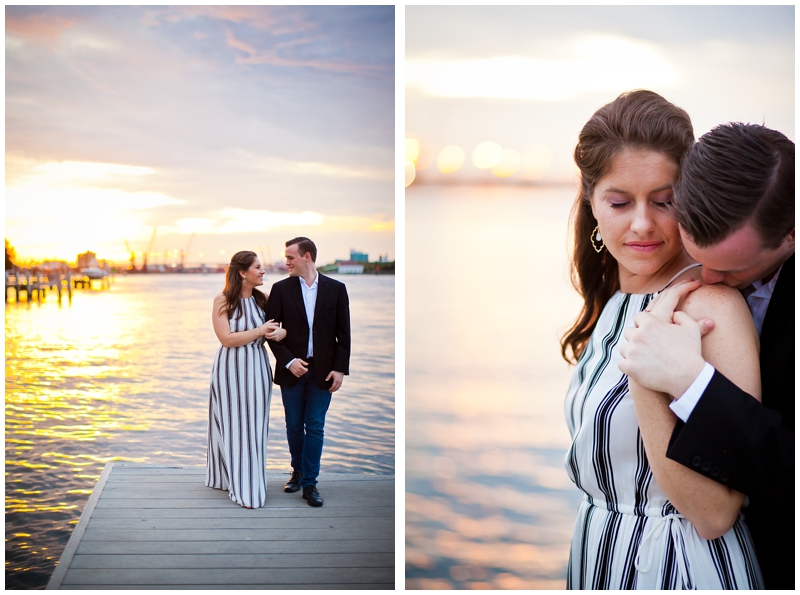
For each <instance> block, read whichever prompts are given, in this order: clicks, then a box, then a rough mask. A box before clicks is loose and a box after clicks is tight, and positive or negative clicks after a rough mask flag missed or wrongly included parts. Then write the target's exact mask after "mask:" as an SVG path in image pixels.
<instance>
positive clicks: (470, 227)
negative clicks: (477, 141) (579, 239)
mask: <svg viewBox="0 0 800 595" xmlns="http://www.w3.org/2000/svg"><path fill="white" fill-rule="evenodd" d="M573 197H574V193H573V191H572V189H571V188H543V189H542V188H537V189H531V188H511V189H509V188H502V189H498V188H472V187H425V186H419V187H413V186H412V187H411V188H409V189H408V191H407V194H406V225H407V230H408V239H407V241H406V257H407V282H406V283H407V289H406V321H407V322H406V587H407V588H409V589H415V588H422V589H430V588H491V589H523V588H529V589H561V588H564V586H565V576H566V564H567V558H568V556H569V541H570V539H571V535H572V526H573V523H574V520H575V514H576V511H577V506H578V502H579V500H580V494H579V492H578V491H577V489H576V488H575V487H574V486H573V484H572V483H571V482H570V480H569V478H568V477H567V475H566V473H565V471H564V466H563V461H564V454H565V452H566V449H567V448H568V446H569V433H568V431H567V428H566V423H565V421H564V413H563V405H564V395H565V394H566V390H567V385H568V382H569V377H570V373H571V371H570V368H569V367H568V366H567V364H566V363H565V362H563V361H562V360H561V359H560V355H559V346H558V336H559V332H560V331H562V330H563V329H564V328H566V327H567V326H568V325H569V323H570V322H571V321H572V319H573V318H574V316H575V315H576V314H577V312H578V310H579V309H580V301H579V298H578V296H577V295H576V294H575V293H574V291H573V290H572V288H571V286H570V285H569V283H568V267H567V263H566V254H567V237H566V235H567V220H568V216H569V209H570V207H571V203H572V199H573ZM412 238H415V241H411V239H412ZM418 238H426V241H425V242H420V241H418V240H417V239H418Z"/></svg>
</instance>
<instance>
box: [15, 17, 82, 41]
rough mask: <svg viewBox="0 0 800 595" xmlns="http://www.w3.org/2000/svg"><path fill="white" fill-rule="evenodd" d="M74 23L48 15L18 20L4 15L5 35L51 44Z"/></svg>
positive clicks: (72, 20) (74, 20)
mask: <svg viewBox="0 0 800 595" xmlns="http://www.w3.org/2000/svg"><path fill="white" fill-rule="evenodd" d="M76 21H77V19H65V18H62V17H59V16H55V15H50V14H30V15H27V16H25V17H23V18H21V19H20V18H16V17H14V16H12V15H10V14H8V13H6V33H7V34H8V33H10V34H12V35H17V36H19V37H24V38H26V39H30V40H34V41H40V42H45V43H52V42H54V41H56V40H57V39H58V37H59V36H60V35H61V34H62V33H63V32H64V31H66V30H67V29H69V28H70V27H71V26H72V25H74V24H75V22H76Z"/></svg>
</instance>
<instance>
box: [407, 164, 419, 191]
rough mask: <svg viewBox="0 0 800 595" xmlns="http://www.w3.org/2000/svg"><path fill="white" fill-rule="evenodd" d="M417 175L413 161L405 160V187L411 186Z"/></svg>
mask: <svg viewBox="0 0 800 595" xmlns="http://www.w3.org/2000/svg"><path fill="white" fill-rule="evenodd" d="M416 177H417V172H416V169H415V168H414V162H413V161H406V188H408V187H409V186H411V183H412V182H413V181H414V179H415V178H416Z"/></svg>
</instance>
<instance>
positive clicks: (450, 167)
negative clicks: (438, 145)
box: [436, 145, 464, 174]
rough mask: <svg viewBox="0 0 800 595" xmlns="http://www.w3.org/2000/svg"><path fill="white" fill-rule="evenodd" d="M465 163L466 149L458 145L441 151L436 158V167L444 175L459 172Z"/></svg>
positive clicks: (449, 146)
mask: <svg viewBox="0 0 800 595" xmlns="http://www.w3.org/2000/svg"><path fill="white" fill-rule="evenodd" d="M463 163H464V149H462V148H461V147H459V146H458V145H448V146H446V147H445V148H444V149H442V150H441V151H439V156H438V157H437V158H436V167H438V168H439V171H440V172H442V173H443V174H449V173H452V172H454V171H457V170H458V168H460V167H461V165H462V164H463Z"/></svg>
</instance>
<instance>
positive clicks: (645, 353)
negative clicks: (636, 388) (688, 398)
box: [619, 281, 714, 399]
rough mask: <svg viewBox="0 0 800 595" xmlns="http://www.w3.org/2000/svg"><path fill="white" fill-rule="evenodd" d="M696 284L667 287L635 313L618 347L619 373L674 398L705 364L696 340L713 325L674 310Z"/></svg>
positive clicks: (683, 391)
mask: <svg viewBox="0 0 800 595" xmlns="http://www.w3.org/2000/svg"><path fill="white" fill-rule="evenodd" d="M698 287H700V282H699V281H689V282H686V283H681V284H678V285H676V286H674V287H671V288H670V289H667V290H666V291H664V292H663V293H662V294H661V295H660V296H659V297H658V299H657V300H655V301H654V302H653V304H652V308H651V309H650V310H649V311H645V312H640V313H639V314H637V315H636V317H635V318H634V324H635V325H636V326H635V328H629V329H627V330H626V331H625V335H624V336H625V339H627V341H628V342H627V343H623V344H622V345H621V346H620V348H619V353H620V355H621V356H622V358H623V359H622V361H620V363H619V369H620V371H621V372H622V373H623V374H627V375H628V376H630V377H631V378H632V379H633V380H635V381H636V382H637V383H639V384H641V385H642V386H644V387H645V388H649V389H651V390H655V391H659V392H664V393H667V394H669V395H672V397H673V398H676V399H677V398H679V397H680V396H681V395H682V394H683V393H685V392H686V390H687V389H688V388H689V387H690V386H691V384H692V382H694V380H695V378H697V376H698V374H700V372H701V370H702V369H703V366H704V365H705V360H704V359H703V355H702V349H701V341H700V339H701V338H702V337H703V335H705V334H706V333H708V332H709V331H711V329H713V328H714V321H712V320H710V319H706V320H702V321H699V322H698V321H695V320H694V319H693V318H692V317H691V316H689V315H688V314H686V313H685V312H676V311H675V308H676V307H677V306H678V303H679V302H680V301H681V299H683V297H684V296H686V295H687V294H688V293H690V292H691V291H694V290H695V289H697V288H698Z"/></svg>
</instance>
